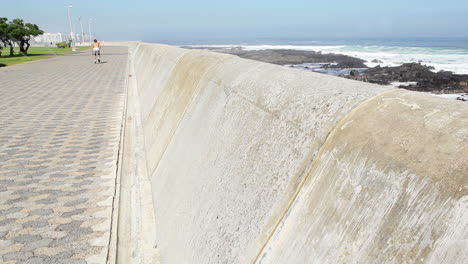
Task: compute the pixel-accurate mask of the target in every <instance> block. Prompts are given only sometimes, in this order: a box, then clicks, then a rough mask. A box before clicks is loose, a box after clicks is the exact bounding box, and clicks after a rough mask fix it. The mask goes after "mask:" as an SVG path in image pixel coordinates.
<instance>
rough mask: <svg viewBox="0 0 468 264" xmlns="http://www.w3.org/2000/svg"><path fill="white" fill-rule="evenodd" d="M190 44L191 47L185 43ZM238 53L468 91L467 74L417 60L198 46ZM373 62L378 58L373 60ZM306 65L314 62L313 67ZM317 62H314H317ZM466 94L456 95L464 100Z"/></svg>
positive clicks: (358, 76)
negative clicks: (387, 63)
mask: <svg viewBox="0 0 468 264" xmlns="http://www.w3.org/2000/svg"><path fill="white" fill-rule="evenodd" d="M185 48H192V49H193V47H185ZM198 49H208V50H211V51H214V52H221V53H227V54H232V55H236V56H239V57H241V58H245V59H251V60H257V61H263V62H268V63H273V64H278V65H286V66H290V67H293V68H301V69H305V70H312V71H318V72H323V73H329V74H333V75H336V76H340V77H344V78H348V79H353V80H358V81H364V82H370V83H376V84H381V85H393V86H395V87H399V88H404V89H408V90H413V91H420V92H431V93H436V94H454V93H461V94H463V93H468V75H467V74H454V73H452V72H449V71H439V72H434V71H433V70H434V68H433V67H430V66H426V65H423V64H420V63H405V64H402V65H401V66H396V67H381V66H376V67H373V68H369V67H367V66H366V65H365V64H364V63H365V62H366V61H364V60H362V59H359V58H355V57H351V56H347V55H342V54H332V53H326V54H325V53H321V52H315V51H302V50H286V49H285V50H253V51H249V50H243V49H242V48H240V47H237V48H231V49H225V48H198ZM372 62H374V63H379V61H377V60H374V61H372ZM308 65H314V66H316V68H313V67H310V66H308ZM317 65H318V66H317ZM466 98H467V97H465V96H460V98H459V100H463V101H465V100H466Z"/></svg>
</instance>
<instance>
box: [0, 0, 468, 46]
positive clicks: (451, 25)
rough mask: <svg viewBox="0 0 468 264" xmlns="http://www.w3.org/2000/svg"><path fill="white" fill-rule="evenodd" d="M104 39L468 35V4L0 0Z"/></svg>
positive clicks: (2, 5) (23, 13) (4, 12)
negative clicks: (80, 18) (70, 5)
mask: <svg viewBox="0 0 468 264" xmlns="http://www.w3.org/2000/svg"><path fill="white" fill-rule="evenodd" d="M69 4H72V5H73V8H71V9H70V14H71V18H72V23H73V27H74V28H75V29H73V30H74V31H76V32H81V27H80V23H79V22H78V17H79V16H81V17H82V24H83V30H84V31H85V33H88V31H89V28H88V21H89V19H90V18H91V19H94V20H92V23H91V31H92V33H93V34H95V35H96V36H97V38H99V39H103V40H142V41H150V42H166V43H171V42H184V41H186V42H190V41H194V40H201V41H203V40H222V39H261V38H278V39H280V38H286V39H288V38H291V39H293V38H297V39H311V40H312V39H320V38H408V37H429V38H450V37H462V38H467V37H468V0H444V1H441V0H437V1H435V0H425V1H423V0H392V1H388V0H353V1H349V0H333V1H324V0H321V1H315V0H283V1H277V0H235V1H234V0H233V1H222V0H217V1H215V0H197V1H188V0H165V1H161V0H153V1H152V0H133V1H128V0H93V1H91V0H75V1H64V0H42V1H38V0H15V1H10V0H0V17H2V16H3V17H7V18H9V19H13V18H22V19H24V20H25V21H26V22H31V23H35V24H37V25H39V27H40V28H41V29H43V30H45V31H46V32H62V33H66V32H70V26H69V22H68V15H67V9H68V8H67V7H68V5H69Z"/></svg>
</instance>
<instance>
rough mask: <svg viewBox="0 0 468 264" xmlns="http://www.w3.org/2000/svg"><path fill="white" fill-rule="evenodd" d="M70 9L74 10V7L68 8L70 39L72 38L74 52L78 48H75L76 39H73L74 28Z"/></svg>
mask: <svg viewBox="0 0 468 264" xmlns="http://www.w3.org/2000/svg"><path fill="white" fill-rule="evenodd" d="M70 8H73V5H72V4H70V5H69V6H68V22H69V23H70V37H71V41H72V51H76V48H75V41H74V38H73V28H72V22H71V18H70Z"/></svg>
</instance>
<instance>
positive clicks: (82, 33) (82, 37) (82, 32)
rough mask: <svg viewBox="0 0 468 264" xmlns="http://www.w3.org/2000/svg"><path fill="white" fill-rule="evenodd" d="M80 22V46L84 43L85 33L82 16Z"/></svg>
mask: <svg viewBox="0 0 468 264" xmlns="http://www.w3.org/2000/svg"><path fill="white" fill-rule="evenodd" d="M78 21H80V26H81V41H80V44H81V43H83V41H84V31H83V23H81V16H79V17H78ZM81 45H82V44H81Z"/></svg>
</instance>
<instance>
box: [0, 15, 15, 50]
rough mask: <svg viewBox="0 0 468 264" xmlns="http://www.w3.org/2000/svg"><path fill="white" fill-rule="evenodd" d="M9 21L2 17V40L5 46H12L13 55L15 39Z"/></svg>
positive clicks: (0, 28) (0, 34) (0, 27)
mask: <svg viewBox="0 0 468 264" xmlns="http://www.w3.org/2000/svg"><path fill="white" fill-rule="evenodd" d="M7 21H8V19H7V18H6V17H0V42H1V43H2V44H3V46H5V47H6V46H9V47H10V56H13V40H12V39H11V37H10V31H11V27H10V24H9V23H7Z"/></svg>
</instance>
